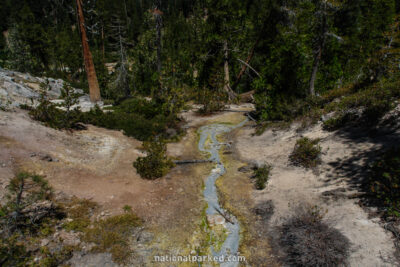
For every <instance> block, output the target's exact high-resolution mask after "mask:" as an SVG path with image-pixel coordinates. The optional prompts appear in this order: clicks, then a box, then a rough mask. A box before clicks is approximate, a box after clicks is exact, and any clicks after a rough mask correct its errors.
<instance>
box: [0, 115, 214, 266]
mask: <svg viewBox="0 0 400 267" xmlns="http://www.w3.org/2000/svg"><path fill="white" fill-rule="evenodd" d="M0 124H1V125H2V126H1V127H0V151H1V153H0V186H1V187H0V190H1V192H0V193H1V197H3V196H4V192H5V186H6V185H7V184H8V181H9V180H10V179H11V178H12V177H13V176H14V175H15V173H16V172H17V171H18V170H27V171H30V172H35V173H37V174H41V175H45V176H46V178H47V179H48V181H49V183H50V185H51V186H52V187H53V188H54V189H55V191H56V192H63V193H66V194H67V195H69V196H72V195H74V196H77V197H79V198H88V199H91V200H93V201H95V202H97V203H99V204H100V206H101V209H100V210H99V212H100V211H106V213H107V214H110V215H114V214H118V213H121V212H122V211H123V209H122V208H123V207H124V206H125V205H129V206H131V207H132V210H133V212H134V213H136V214H137V215H138V216H139V217H140V218H142V219H143V220H144V224H145V227H146V229H147V230H149V231H152V232H153V233H154V234H155V237H154V240H153V244H152V251H153V252H152V253H154V254H160V253H162V252H164V254H171V253H175V254H179V252H181V251H182V250H185V249H188V248H189V247H190V242H189V240H190V238H191V236H192V233H193V232H194V231H196V229H197V227H198V223H199V221H200V219H201V217H202V211H203V206H204V205H203V204H204V203H203V200H202V194H201V190H202V186H203V178H204V177H206V175H207V173H208V172H209V168H210V166H208V164H201V165H200V164H199V165H198V166H193V165H189V166H178V167H176V168H174V169H173V170H172V171H171V172H170V173H169V174H168V175H167V176H166V177H164V178H161V179H158V180H155V181H148V180H144V179H142V178H141V177H140V176H139V175H138V174H137V173H136V170H135V169H134V168H133V166H132V163H133V161H134V160H135V159H136V158H137V157H138V156H142V155H143V153H142V152H141V151H140V150H139V148H140V147H141V145H142V144H141V142H139V141H137V140H135V139H133V138H129V137H126V136H124V135H123V134H122V133H121V132H118V131H111V130H107V129H102V128H98V127H94V126H88V129H87V130H84V131H79V132H73V133H70V132H65V131H57V130H54V129H51V128H48V127H45V126H43V125H41V124H40V123H38V122H35V121H32V120H31V119H30V118H29V116H28V115H27V114H26V112H24V111H20V110H18V111H17V112H0ZM196 138H197V136H196V133H195V131H194V129H189V130H188V134H187V136H186V137H185V138H184V139H183V140H182V141H181V144H179V145H181V146H182V147H185V149H184V150H183V152H184V153H185V155H186V156H188V157H190V158H194V157H196V156H197V153H198V152H197V143H196ZM179 145H178V146H179ZM43 155H48V156H49V157H50V158H51V159H52V161H48V160H47V159H48V158H49V157H47V158H46V160H43ZM175 155H176V156H179V157H180V156H181V155H180V152H179V151H175ZM151 265H152V264H149V266H151Z"/></svg>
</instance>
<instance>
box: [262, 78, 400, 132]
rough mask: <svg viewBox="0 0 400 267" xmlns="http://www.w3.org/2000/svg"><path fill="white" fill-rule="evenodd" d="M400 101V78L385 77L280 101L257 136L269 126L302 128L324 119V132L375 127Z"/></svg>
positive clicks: (263, 123) (263, 122)
mask: <svg viewBox="0 0 400 267" xmlns="http://www.w3.org/2000/svg"><path fill="white" fill-rule="evenodd" d="M399 98H400V78H399V77H397V76H393V77H391V78H382V79H381V80H380V81H379V82H373V83H371V82H359V83H355V84H350V85H348V86H344V87H340V88H336V89H332V90H329V91H327V92H325V93H323V94H321V95H320V96H315V97H308V98H305V99H295V100H293V101H281V102H279V105H276V106H275V107H274V110H271V112H270V113H269V119H268V121H263V120H260V121H259V129H258V133H259V134H261V133H262V132H263V131H264V130H265V129H266V127H268V126H282V125H288V124H289V123H290V122H293V121H301V122H302V127H305V126H309V125H312V124H315V123H317V122H318V121H320V120H321V119H322V118H323V117H324V116H327V115H329V118H327V119H323V123H324V129H325V130H337V129H339V128H342V127H345V126H349V125H353V126H357V125H366V126H368V125H374V124H376V123H377V122H379V120H380V119H381V118H382V117H383V116H384V115H385V114H386V113H387V112H388V111H390V110H391V109H392V108H394V107H395V105H396V103H397V100H398V99H399Z"/></svg>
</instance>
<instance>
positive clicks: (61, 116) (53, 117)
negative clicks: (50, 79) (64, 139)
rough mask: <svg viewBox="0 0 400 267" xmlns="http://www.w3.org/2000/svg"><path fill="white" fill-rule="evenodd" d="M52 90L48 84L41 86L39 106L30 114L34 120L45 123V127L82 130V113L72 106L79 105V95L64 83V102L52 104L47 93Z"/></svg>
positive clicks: (62, 92)
mask: <svg viewBox="0 0 400 267" xmlns="http://www.w3.org/2000/svg"><path fill="white" fill-rule="evenodd" d="M48 90H50V88H49V85H48V83H42V84H41V93H40V99H39V105H38V106H37V107H36V108H32V109H31V110H30V112H29V114H30V115H31V117H32V118H33V119H34V120H37V121H41V122H44V123H45V125H47V126H49V127H52V128H56V129H77V128H80V125H79V122H80V116H81V112H80V110H79V109H78V108H75V109H72V106H74V105H75V104H77V103H78V97H79V94H77V93H76V92H75V91H74V89H73V88H72V87H71V86H70V85H68V84H67V83H64V86H63V89H62V90H61V97H62V98H63V102H62V103H61V104H59V105H57V104H54V103H52V102H50V100H49V99H48V97H47V91H48Z"/></svg>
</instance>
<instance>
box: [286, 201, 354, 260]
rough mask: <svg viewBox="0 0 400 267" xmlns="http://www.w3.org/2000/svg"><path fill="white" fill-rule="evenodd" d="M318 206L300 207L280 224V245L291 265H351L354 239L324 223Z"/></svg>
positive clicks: (322, 214)
mask: <svg viewBox="0 0 400 267" xmlns="http://www.w3.org/2000/svg"><path fill="white" fill-rule="evenodd" d="M323 217H324V213H323V212H322V211H321V209H320V208H318V207H317V206H314V207H312V206H303V205H301V206H298V207H296V209H295V213H294V215H293V216H291V217H289V218H287V219H286V220H285V221H284V223H283V225H282V226H281V227H280V238H279V244H280V246H281V247H282V249H283V251H284V252H285V257H284V258H283V261H284V262H285V263H286V264H287V266H347V259H348V257H349V248H350V241H349V240H348V239H347V238H346V237H345V236H344V235H343V234H342V233H341V232H339V231H338V230H336V229H335V228H333V227H331V226H329V225H328V224H327V223H325V222H323V220H322V219H323Z"/></svg>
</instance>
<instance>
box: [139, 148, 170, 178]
mask: <svg viewBox="0 0 400 267" xmlns="http://www.w3.org/2000/svg"><path fill="white" fill-rule="evenodd" d="M143 148H144V150H145V151H146V153H147V156H146V157H139V158H137V159H136V161H135V162H134V163H133V167H135V168H136V171H137V172H138V173H139V174H140V176H141V177H143V178H145V179H150V180H153V179H156V178H160V177H162V176H164V175H165V174H167V173H168V171H169V170H170V169H171V168H172V167H173V166H174V164H173V162H172V161H171V159H170V158H169V157H168V156H167V154H166V152H167V147H166V145H165V143H164V142H163V141H161V140H154V141H147V142H144V143H143Z"/></svg>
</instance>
